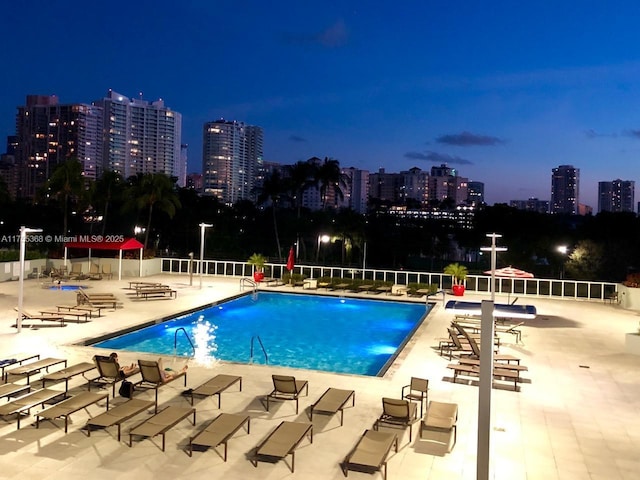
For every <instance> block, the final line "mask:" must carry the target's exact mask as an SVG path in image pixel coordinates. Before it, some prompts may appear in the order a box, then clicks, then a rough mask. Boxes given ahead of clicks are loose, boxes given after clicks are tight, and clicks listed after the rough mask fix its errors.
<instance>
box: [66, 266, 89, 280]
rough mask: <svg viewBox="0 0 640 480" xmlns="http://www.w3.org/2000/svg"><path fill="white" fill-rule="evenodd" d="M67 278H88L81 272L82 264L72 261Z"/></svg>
mask: <svg viewBox="0 0 640 480" xmlns="http://www.w3.org/2000/svg"><path fill="white" fill-rule="evenodd" d="M69 278H70V279H71V280H85V279H86V278H88V277H87V276H86V275H85V274H84V273H82V264H81V263H74V264H72V265H71V272H69Z"/></svg>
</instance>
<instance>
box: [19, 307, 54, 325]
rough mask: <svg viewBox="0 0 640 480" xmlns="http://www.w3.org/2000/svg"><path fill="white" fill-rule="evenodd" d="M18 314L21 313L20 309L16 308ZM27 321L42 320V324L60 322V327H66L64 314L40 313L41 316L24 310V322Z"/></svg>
mask: <svg viewBox="0 0 640 480" xmlns="http://www.w3.org/2000/svg"><path fill="white" fill-rule="evenodd" d="M14 310H15V311H16V312H18V311H19V309H18V307H14ZM25 320H40V321H41V322H60V326H61V327H64V326H65V324H64V322H65V320H66V318H65V316H64V315H63V314H62V313H53V312H48V313H40V314H39V315H37V314H33V313H30V312H27V311H25V310H24V309H22V321H25Z"/></svg>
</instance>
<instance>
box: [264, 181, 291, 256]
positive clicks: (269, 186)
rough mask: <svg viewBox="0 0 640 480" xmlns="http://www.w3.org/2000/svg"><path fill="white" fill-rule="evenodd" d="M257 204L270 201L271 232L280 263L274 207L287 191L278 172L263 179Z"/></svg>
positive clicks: (280, 254)
mask: <svg viewBox="0 0 640 480" xmlns="http://www.w3.org/2000/svg"><path fill="white" fill-rule="evenodd" d="M259 190H260V193H259V194H258V203H259V204H262V203H265V202H266V201H267V200H270V201H271V214H272V216H273V231H274V233H275V236H276V245H277V246H278V258H279V259H280V263H282V248H281V246H280V235H279V234H278V222H277V221H276V207H278V205H279V204H280V199H281V198H282V197H283V196H284V195H285V193H286V191H287V184H286V182H285V181H284V180H283V178H282V176H281V175H280V171H279V170H274V171H273V172H271V175H269V176H267V177H266V178H265V179H264V183H263V184H262V187H261V188H260V189H259Z"/></svg>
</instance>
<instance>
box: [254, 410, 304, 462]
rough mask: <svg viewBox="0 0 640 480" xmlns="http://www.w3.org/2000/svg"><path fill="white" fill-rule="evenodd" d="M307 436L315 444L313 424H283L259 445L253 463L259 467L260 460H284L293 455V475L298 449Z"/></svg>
mask: <svg viewBox="0 0 640 480" xmlns="http://www.w3.org/2000/svg"><path fill="white" fill-rule="evenodd" d="M306 436H309V440H310V443H313V425H312V424H311V423H301V422H282V423H281V424H280V425H278V426H277V427H276V429H275V430H274V431H272V432H271V433H270V434H269V436H267V438H266V439H264V440H263V441H262V442H261V443H259V444H258V446H257V447H256V448H255V454H254V458H253V460H252V461H251V463H253V466H254V467H257V466H258V460H260V459H261V458H262V457H269V458H275V459H282V458H286V456H287V455H291V473H293V472H294V471H295V466H296V463H295V462H296V448H297V447H298V445H300V442H302V440H304V438H305V437H306Z"/></svg>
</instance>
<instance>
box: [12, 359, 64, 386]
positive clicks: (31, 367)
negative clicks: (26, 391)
mask: <svg viewBox="0 0 640 480" xmlns="http://www.w3.org/2000/svg"><path fill="white" fill-rule="evenodd" d="M60 363H64V366H65V368H66V366H67V360H66V359H63V358H44V359H42V360H38V361H35V362H31V363H27V364H26V365H21V366H19V367H16V368H13V369H11V370H7V371H6V373H5V381H9V375H19V376H22V377H27V385H28V384H29V383H30V381H31V376H32V375H36V374H38V373H40V372H41V371H42V370H44V371H46V372H49V367H52V366H54V365H58V364H60Z"/></svg>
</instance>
